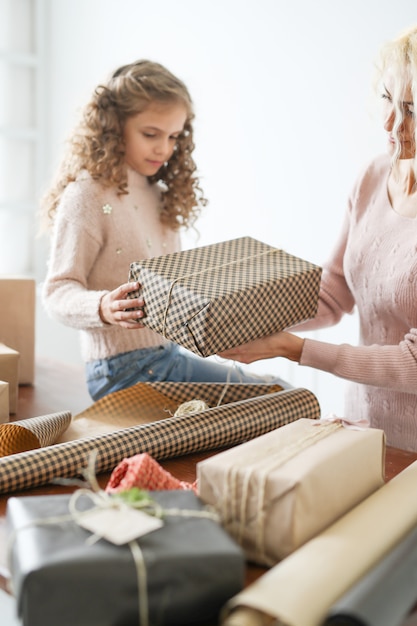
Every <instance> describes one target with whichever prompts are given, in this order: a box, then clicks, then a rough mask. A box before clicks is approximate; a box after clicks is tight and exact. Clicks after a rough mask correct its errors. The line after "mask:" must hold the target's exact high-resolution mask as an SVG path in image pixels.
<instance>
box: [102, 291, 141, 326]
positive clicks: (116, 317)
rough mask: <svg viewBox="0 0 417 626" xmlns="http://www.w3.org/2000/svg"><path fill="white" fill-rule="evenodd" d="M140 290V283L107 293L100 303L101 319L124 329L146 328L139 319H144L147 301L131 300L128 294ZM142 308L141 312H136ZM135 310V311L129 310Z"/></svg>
mask: <svg viewBox="0 0 417 626" xmlns="http://www.w3.org/2000/svg"><path fill="white" fill-rule="evenodd" d="M137 289H140V284H139V283H125V284H124V285H120V287H117V289H114V291H110V292H109V293H106V294H105V295H104V296H103V297H102V299H101V301H100V309H99V313H100V317H101V319H102V321H103V322H104V323H105V324H116V325H119V326H122V327H123V328H144V325H143V323H142V322H141V321H140V320H139V319H138V318H141V317H144V312H143V310H142V309H143V307H144V306H145V301H144V299H143V298H142V296H140V297H139V298H133V299H129V298H128V297H127V294H128V293H130V292H131V291H136V290H137ZM137 307H140V310H136V309H137ZM129 309H135V310H133V311H132V310H129Z"/></svg>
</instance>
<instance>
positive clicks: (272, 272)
mask: <svg viewBox="0 0 417 626" xmlns="http://www.w3.org/2000/svg"><path fill="white" fill-rule="evenodd" d="M320 279H321V268H320V267H318V266H317V265H314V264H313V263H309V262H308V261H304V260H303V259H300V258H298V257H295V256H293V255H291V254H288V253H287V252H284V251H283V250H279V249H277V248H273V247H272V246H269V245H267V244H265V243H262V242H260V241H257V240H256V239H253V238H252V237H240V238H238V239H231V240H230V241H223V242H221V243H215V244H212V245H209V246H202V247H200V248H193V249H192V250H184V251H183V252H174V253H173V254H166V255H164V256H160V257H154V258H152V259H145V260H143V261H138V262H134V263H131V265H130V273H129V280H130V281H138V282H139V283H140V285H141V293H142V295H143V297H144V300H145V309H144V312H145V317H144V318H143V319H142V318H141V321H142V322H143V323H144V324H145V326H148V327H149V328H151V329H152V330H154V331H156V332H157V333H159V334H160V335H163V336H164V337H166V338H167V339H170V340H171V341H173V342H175V343H177V344H180V345H181V346H183V347H184V348H187V349H188V350H191V351H192V352H194V353H196V354H198V355H200V356H203V357H207V356H210V355H213V354H217V353H218V352H221V351H222V350H227V349H229V348H233V347H235V346H237V345H239V344H242V343H246V342H247V341H250V340H251V339H255V338H257V337H262V336H265V335H270V334H272V333H275V332H278V331H280V330H283V329H284V328H288V327H289V326H292V325H293V324H296V323H297V322H301V321H303V320H306V319H309V318H311V317H314V316H315V315H316V313H317V306H318V295H319V288H320ZM137 295H139V292H137V291H133V292H131V294H130V297H131V298H133V297H136V296H137Z"/></svg>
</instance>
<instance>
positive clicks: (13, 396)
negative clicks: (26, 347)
mask: <svg viewBox="0 0 417 626" xmlns="http://www.w3.org/2000/svg"><path fill="white" fill-rule="evenodd" d="M19 367H20V354H19V352H17V351H16V350H13V348H10V347H9V346H6V345H5V344H4V343H0V380H3V381H5V382H7V383H9V413H16V411H17V397H18V393H19Z"/></svg>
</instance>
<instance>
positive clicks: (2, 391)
mask: <svg viewBox="0 0 417 626" xmlns="http://www.w3.org/2000/svg"><path fill="white" fill-rule="evenodd" d="M9 406H10V405H9V383H8V382H6V381H5V380H0V424H5V423H6V422H8V421H9V415H10V408H9Z"/></svg>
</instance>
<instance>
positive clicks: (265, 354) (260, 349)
mask: <svg viewBox="0 0 417 626" xmlns="http://www.w3.org/2000/svg"><path fill="white" fill-rule="evenodd" d="M303 345H304V339H301V337H297V335H292V334H291V333H287V332H281V333H275V334H274V335H268V336H267V337H260V338H259V339H255V340H254V341H250V342H249V343H245V344H243V345H241V346H237V347H236V348H231V349H230V350H225V351H224V352H221V353H220V354H219V356H220V357H222V358H223V359H231V360H232V361H239V362H240V363H253V361H260V360H261V359H272V358H274V357H277V356H281V357H285V358H286V359H289V360H290V361H296V362H297V363H298V362H299V361H300V358H301V353H302V351H303Z"/></svg>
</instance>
